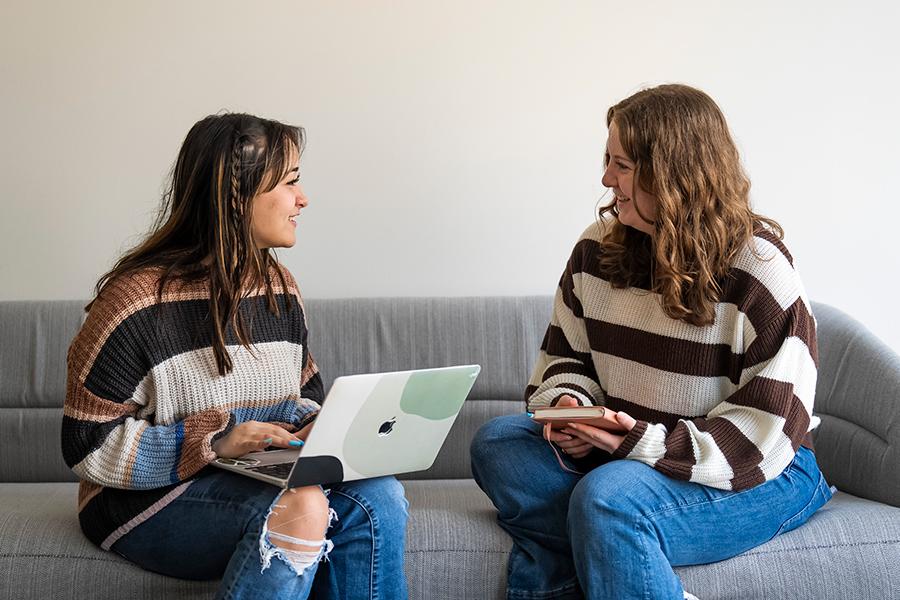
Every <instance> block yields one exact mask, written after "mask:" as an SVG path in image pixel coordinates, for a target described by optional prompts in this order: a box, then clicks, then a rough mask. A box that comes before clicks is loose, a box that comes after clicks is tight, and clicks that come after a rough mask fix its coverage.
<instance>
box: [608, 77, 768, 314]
mask: <svg viewBox="0 0 900 600" xmlns="http://www.w3.org/2000/svg"><path fill="white" fill-rule="evenodd" d="M606 123H607V125H611V124H612V123H615V124H616V127H617V129H618V131H619V138H620V142H621V144H622V148H623V149H624V150H625V152H626V153H627V154H628V157H629V158H630V159H631V160H632V161H633V162H634V163H635V168H634V179H635V182H636V183H637V184H638V185H640V187H641V188H642V189H643V190H644V191H646V192H648V193H649V194H651V195H653V196H655V200H656V218H655V221H652V222H650V221H648V222H649V223H652V225H653V227H654V233H653V235H652V236H649V235H647V234H645V233H642V232H640V231H638V230H637V229H634V228H632V227H628V226H626V225H623V224H622V223H621V222H619V220H618V219H617V218H611V217H610V216H609V215H611V216H613V217H617V216H618V212H617V211H616V202H615V200H613V201H612V202H611V203H609V204H607V205H606V206H603V207H602V208H600V211H599V218H600V220H601V222H603V221H606V223H604V235H603V238H602V241H601V248H602V252H601V253H600V257H599V261H600V272H601V273H602V274H603V276H604V277H606V278H607V279H608V280H609V282H610V284H611V285H612V286H613V287H615V288H625V287H629V286H638V287H646V288H648V289H650V290H652V291H654V292H656V293H658V294H660V297H661V303H662V308H663V310H664V311H665V313H666V314H667V315H668V316H670V317H672V318H673V319H678V320H681V321H684V322H687V323H690V324H692V325H709V324H712V323H713V321H714V320H715V303H716V302H718V300H719V297H720V294H721V292H722V285H721V283H722V281H723V279H724V278H725V277H726V276H727V275H728V272H729V269H730V268H731V266H732V264H733V263H734V260H735V257H736V255H737V254H738V252H740V251H741V250H742V249H744V248H746V247H747V245H748V244H749V243H750V242H751V239H752V237H753V235H754V233H755V232H757V231H759V230H760V229H761V228H768V229H769V230H770V231H771V232H772V233H773V234H774V235H775V236H776V237H778V238H779V239H780V238H782V237H783V236H784V232H783V230H782V228H781V226H780V225H779V224H778V223H776V222H775V221H773V220H771V219H769V218H766V217H763V216H761V215H758V214H756V213H754V212H753V211H752V210H751V208H750V180H749V179H748V178H747V175H746V174H745V173H744V169H743V167H742V166H741V161H740V156H739V155H738V150H737V147H736V146H735V144H734V141H733V140H732V138H731V134H730V132H729V130H728V125H727V123H726V122H725V116H724V115H723V114H722V111H721V110H720V109H719V107H718V106H717V105H716V103H715V102H714V101H713V100H712V98H710V97H709V96H708V95H706V94H705V93H704V92H702V91H700V90H698V89H695V88H692V87H689V86H686V85H675V84H672V85H661V86H658V87H654V88H650V89H646V90H642V91H640V92H638V93H636V94H634V95H632V96H630V97H628V98H626V99H624V100H622V101H621V102H619V103H618V104H616V105H615V106H612V107H610V109H609V111H608V112H607V114H606ZM752 247H753V246H751V248H752Z"/></svg>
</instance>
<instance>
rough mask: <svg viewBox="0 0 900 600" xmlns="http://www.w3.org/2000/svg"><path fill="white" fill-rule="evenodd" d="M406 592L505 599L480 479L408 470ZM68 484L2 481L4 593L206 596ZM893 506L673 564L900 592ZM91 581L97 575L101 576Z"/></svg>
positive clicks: (783, 584) (718, 575) (814, 592)
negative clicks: (135, 562) (128, 546)
mask: <svg viewBox="0 0 900 600" xmlns="http://www.w3.org/2000/svg"><path fill="white" fill-rule="evenodd" d="M403 484H404V487H405V488H406V494H407V497H408V498H409V501H410V523H409V532H408V536H407V547H406V575H407V578H408V580H409V584H410V598H416V599H428V600H431V599H448V600H449V599H454V598H472V599H477V600H484V599H488V598H502V597H503V589H504V586H505V585H506V583H505V581H506V557H507V555H508V552H509V548H510V546H511V541H510V539H509V537H508V536H507V535H506V533H504V532H503V530H501V529H500V527H499V526H498V525H497V523H496V511H495V510H494V508H493V506H492V505H491V503H490V502H489V501H488V499H487V497H486V496H485V495H484V494H483V493H482V492H481V490H479V489H478V487H477V486H476V485H475V482H474V481H472V480H471V479H468V480H432V481H405V482H403ZM76 495H77V486H76V485H75V484H71V483H42V484H41V483H37V484H3V485H0V597H2V598H12V597H15V598H41V599H43V598H98V599H105V598H110V599H112V598H120V597H122V594H123V592H124V590H128V594H127V595H128V597H130V598H147V599H152V600H157V599H158V598H170V597H179V596H184V597H188V596H191V595H197V596H199V597H208V596H210V595H211V594H212V592H213V591H214V589H215V587H216V586H215V583H211V582H189V581H181V580H177V579H171V578H168V577H162V576H159V575H154V574H152V573H148V572H145V571H142V570H141V569H138V568H137V567H134V566H132V565H130V564H129V563H127V562H125V561H124V560H123V559H120V558H119V557H118V556H116V555H114V554H111V553H108V552H102V551H101V550H98V549H97V548H96V547H94V546H93V545H92V544H90V542H88V541H87V540H86V539H85V538H84V536H83V535H82V534H81V531H80V529H79V528H78V522H77V519H76V517H75V499H76ZM898 564H900V509H898V508H893V507H890V506H886V505H884V504H879V503H876V502H871V501H868V500H863V499H860V498H856V497H854V496H851V495H849V494H844V493H840V492H839V493H838V494H836V495H835V497H834V498H833V499H832V500H831V502H829V503H828V504H827V505H825V507H824V508H823V509H822V510H820V511H819V512H818V513H816V514H815V515H814V516H813V518H812V519H811V520H810V521H809V523H807V524H806V525H804V526H803V527H800V528H799V529H796V530H794V531H792V532H789V533H787V534H785V535H783V536H780V537H778V538H775V539H774V540H772V541H770V542H769V543H767V544H764V545H762V546H760V547H758V548H755V549H753V550H750V551H749V552H746V553H744V554H741V555H740V556H737V557H735V558H732V559H730V560H727V561H723V562H720V563H714V564H711V565H701V566H696V567H684V568H679V569H676V571H677V572H678V574H679V575H680V576H681V578H682V580H683V581H684V583H685V587H686V588H687V589H688V590H689V591H692V592H693V593H694V594H696V595H697V596H699V597H700V598H703V599H704V600H715V599H735V600H738V599H740V600H743V599H746V598H770V599H774V598H785V599H791V600H794V599H795V598H817V599H819V600H829V599H832V598H833V599H838V598H840V599H844V598H871V599H873V600H874V599H879V600H881V599H883V598H898V597H900V573H898V571H897V568H896V567H897V565H898ZM98 582H103V583H102V585H101V584H100V583H98Z"/></svg>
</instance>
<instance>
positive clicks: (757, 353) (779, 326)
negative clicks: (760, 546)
mask: <svg viewBox="0 0 900 600" xmlns="http://www.w3.org/2000/svg"><path fill="white" fill-rule="evenodd" d="M796 283H798V284H799V280H798V281H797V282H796ZM792 287H793V286H792ZM817 363H818V355H817V350H816V331H815V320H814V318H813V315H812V313H811V312H810V311H809V307H808V304H807V302H806V301H805V298H804V297H803V295H802V289H801V290H798V294H797V295H796V296H795V300H794V302H793V303H791V304H789V305H788V306H787V307H786V308H783V309H782V310H780V311H779V312H778V314H777V315H776V316H775V317H774V318H771V319H769V320H768V322H767V323H766V324H765V326H763V327H761V328H760V330H759V331H757V332H755V339H753V341H752V342H750V343H749V345H748V346H747V348H746V351H745V353H744V360H743V367H742V370H741V373H740V381H739V382H738V385H737V386H736V390H734V391H733V392H732V393H730V394H729V395H728V396H727V397H726V398H725V399H724V400H723V401H722V402H720V403H719V404H717V405H716V406H715V407H714V408H713V409H712V410H710V411H709V413H708V414H707V415H706V416H705V417H698V418H694V419H680V420H679V421H678V422H677V424H676V425H675V427H674V428H673V429H672V431H668V430H667V429H666V427H665V426H664V425H662V424H659V423H655V424H654V423H648V422H646V421H638V423H637V425H636V426H635V427H634V429H632V431H631V432H630V433H629V434H628V435H627V436H626V437H625V439H624V441H623V443H622V444H621V446H619V448H618V449H617V450H616V451H615V452H614V453H613V456H614V457H616V458H629V459H633V460H638V461H640V462H643V463H646V464H648V465H650V466H652V467H654V468H656V469H657V470H659V471H661V472H662V473H664V474H666V475H668V476H670V477H673V478H676V479H682V480H689V481H693V482H696V483H701V484H704V485H708V486H710V487H715V488H719V489H729V490H742V489H747V488H751V487H753V486H755V485H758V484H760V483H763V482H765V481H769V480H771V479H774V478H775V477H777V476H778V475H779V474H780V473H781V472H782V471H783V470H784V469H785V467H787V465H788V464H789V463H790V462H791V460H793V458H794V455H795V453H796V451H797V449H798V447H799V446H800V443H801V441H802V440H803V438H804V437H805V435H806V433H807V431H808V430H809V427H810V423H811V420H812V419H813V417H812V407H813V399H814V396H815V388H816V375H817Z"/></svg>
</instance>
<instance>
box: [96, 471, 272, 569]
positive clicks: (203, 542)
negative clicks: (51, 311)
mask: <svg viewBox="0 0 900 600" xmlns="http://www.w3.org/2000/svg"><path fill="white" fill-rule="evenodd" d="M281 491H282V490H281V489H280V488H277V487H275V486H273V485H269V484H267V483H263V482H261V481H257V480H256V479H251V478H250V477H244V476H242V475H237V474H234V473H229V472H227V471H222V470H219V469H213V468H207V469H205V470H203V471H201V473H200V474H199V476H198V477H197V478H196V479H195V480H194V481H193V482H192V483H191V485H189V486H188V487H187V489H186V490H185V491H184V492H182V494H181V495H180V496H178V497H177V498H176V499H175V500H173V501H172V502H171V503H170V504H168V505H167V506H166V507H165V508H163V509H162V510H161V511H160V512H159V513H157V514H155V515H153V516H152V517H150V518H149V519H148V520H147V521H145V522H143V523H141V524H140V525H138V526H137V527H135V528H134V529H133V530H131V531H130V532H128V533H127V534H126V535H125V536H123V537H122V538H121V539H120V540H118V541H117V542H116V543H115V544H113V546H112V550H113V551H114V552H116V553H117V554H119V555H121V556H123V557H124V558H126V559H128V560H129V561H131V562H133V563H135V564H137V565H138V566H140V567H141V568H143V569H146V570H148V571H154V572H156V573H162V574H163V575H168V576H170V577H178V578H181V579H200V580H208V579H218V578H220V577H221V576H222V575H223V573H224V572H225V568H226V566H227V565H228V561H229V560H230V559H231V556H232V554H234V551H235V549H236V548H237V545H238V543H239V542H240V540H241V538H243V537H244V535H245V534H246V533H247V532H248V531H250V530H251V529H255V530H257V531H259V530H260V528H261V526H262V523H263V520H264V519H265V517H266V514H267V513H268V510H269V507H270V505H271V504H272V502H273V501H274V500H275V498H276V496H278V494H279V493H281Z"/></svg>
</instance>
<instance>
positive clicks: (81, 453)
mask: <svg viewBox="0 0 900 600" xmlns="http://www.w3.org/2000/svg"><path fill="white" fill-rule="evenodd" d="M283 272H284V274H285V278H286V280H287V282H288V289H287V290H284V289H282V287H281V285H280V283H279V278H278V277H277V276H274V277H273V281H274V282H275V289H274V292H275V298H276V300H277V304H278V306H279V311H280V316H275V315H274V314H272V313H271V312H270V311H269V310H268V304H267V299H266V296H265V294H264V293H263V291H262V290H259V291H257V292H256V293H252V294H250V295H249V296H248V297H246V298H244V299H243V300H242V302H241V304H240V314H241V315H242V317H243V318H244V319H245V323H247V324H249V328H248V329H249V332H250V333H249V336H250V339H251V342H252V345H251V349H250V350H248V349H247V348H245V347H244V346H242V345H241V344H240V343H239V342H238V340H237V337H236V336H235V334H234V331H233V330H232V329H231V328H230V327H229V329H228V330H227V332H226V347H227V350H228V352H229V353H230V355H231V358H232V362H233V366H234V369H233V371H232V372H230V373H229V374H227V375H225V376H224V377H223V376H220V375H219V373H218V370H217V368H216V363H215V359H214V356H213V351H212V331H211V327H210V322H209V287H208V284H206V283H205V282H197V283H178V284H176V285H169V286H167V288H168V289H167V290H166V291H165V292H164V294H163V297H162V302H159V301H158V299H157V287H158V284H159V277H160V276H161V271H160V270H159V269H147V270H144V271H141V272H139V273H136V274H134V275H130V276H122V277H119V278H117V279H115V280H114V281H112V282H110V283H109V284H108V285H107V286H106V288H105V289H104V290H103V292H102V294H101V295H100V297H99V298H98V299H97V300H96V301H95V302H94V304H93V306H92V307H91V310H90V312H89V314H88V315H87V319H86V320H85V323H84V325H83V326H82V328H81V330H80V331H79V332H78V334H77V335H76V336H75V339H74V340H73V341H72V345H71V346H70V348H69V354H68V379H67V384H66V401H65V408H64V413H63V424H62V450H63V456H64V458H65V461H66V463H67V464H68V465H69V466H70V467H71V468H72V470H73V471H74V472H75V473H76V474H77V475H78V477H80V478H81V487H80V490H79V498H78V512H79V520H80V522H81V527H82V529H83V530H84V532H85V534H86V535H87V537H88V538H89V539H90V540H91V541H93V542H94V543H95V544H97V545H98V546H100V547H101V548H103V549H106V550H108V549H109V548H110V547H111V546H112V544H114V543H115V542H116V540H118V539H119V538H121V537H122V536H123V535H125V534H126V533H128V532H129V531H130V530H131V529H133V528H134V527H136V526H137V525H139V524H140V523H142V522H144V521H146V520H147V519H149V518H151V517H152V516H153V515H154V514H156V513H157V512H159V511H160V510H161V509H162V508H163V507H165V506H166V505H167V504H168V503H170V502H171V501H172V500H174V499H175V498H176V497H178V495H179V494H181V493H182V492H183V491H184V490H185V489H186V488H187V486H189V485H190V484H191V482H192V478H194V477H195V476H196V475H197V473H198V472H199V471H200V470H201V469H203V468H204V467H205V466H206V465H207V464H208V463H209V462H210V461H212V460H213V459H214V458H215V454H214V453H213V451H212V447H211V445H212V443H213V442H214V441H215V440H216V439H218V437H220V436H222V435H225V434H226V433H227V432H228V431H230V429H231V428H232V427H233V426H234V425H235V424H237V423H241V422H244V421H250V420H254V421H267V422H276V423H281V424H283V426H285V427H286V428H289V429H294V428H299V427H302V426H303V425H304V424H306V423H307V422H309V421H311V420H312V419H314V418H315V414H316V413H317V411H318V409H319V406H320V403H321V401H322V396H323V393H322V392H323V389H322V380H321V378H320V376H319V374H318V369H317V367H316V364H315V362H314V361H313V358H312V355H311V354H310V352H309V348H308V345H307V326H306V316H305V312H304V309H303V305H302V300H301V298H300V293H299V291H298V290H297V286H296V282H295V281H294V279H293V277H292V276H291V275H290V273H288V272H287V270H283ZM273 274H274V272H273Z"/></svg>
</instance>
